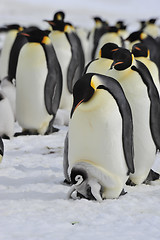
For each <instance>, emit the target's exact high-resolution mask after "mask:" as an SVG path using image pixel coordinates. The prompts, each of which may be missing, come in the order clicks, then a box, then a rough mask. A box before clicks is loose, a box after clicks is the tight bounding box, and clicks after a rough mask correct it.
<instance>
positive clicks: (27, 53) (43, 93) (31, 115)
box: [16, 30, 62, 136]
mask: <svg viewBox="0 0 160 240" xmlns="http://www.w3.org/2000/svg"><path fill="white" fill-rule="evenodd" d="M22 34H23V33H22ZM25 36H26V37H27V38H28V42H27V43H26V44H24V46H23V47H22V48H21V51H20V54H19V57H18V64H17V70H16V118H17V121H18V123H19V125H20V126H21V127H22V128H23V131H22V133H16V136H17V135H21V134H25V133H29V134H50V133H52V132H54V131H55V128H54V127H53V121H54V119H55V115H56V112H57V109H58V107H59V103H60V98H61V92H62V74H61V68H60V65H59V62H58V59H57V57H56V53H55V50H54V48H53V46H52V43H51V41H50V39H49V37H48V31H47V32H46V31H41V30H34V31H33V32H30V34H28V35H27V34H25Z"/></svg>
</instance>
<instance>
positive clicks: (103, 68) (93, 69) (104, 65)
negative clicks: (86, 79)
mask: <svg viewBox="0 0 160 240" xmlns="http://www.w3.org/2000/svg"><path fill="white" fill-rule="evenodd" d="M112 62H113V61H112V60H110V59H105V58H99V59H98V60H95V61H93V62H92V63H91V64H90V65H89V67H88V69H87V71H86V73H98V74H103V75H105V74H106V72H107V70H108V69H109V68H110V66H111V64H112Z"/></svg>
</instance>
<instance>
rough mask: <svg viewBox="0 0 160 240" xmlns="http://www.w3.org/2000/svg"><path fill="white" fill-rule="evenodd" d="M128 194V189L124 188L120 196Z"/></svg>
mask: <svg viewBox="0 0 160 240" xmlns="http://www.w3.org/2000/svg"><path fill="white" fill-rule="evenodd" d="M126 194H127V192H126V191H124V188H123V189H122V192H121V193H120V195H119V196H123V195H126Z"/></svg>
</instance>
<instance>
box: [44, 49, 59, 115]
mask: <svg viewBox="0 0 160 240" xmlns="http://www.w3.org/2000/svg"><path fill="white" fill-rule="evenodd" d="M43 48H44V51H45V54H46V58H47V67H48V74H47V78H46V82H45V88H44V98H45V105H46V109H47V111H48V113H49V114H50V115H53V118H55V115H56V112H57V110H58V108H59V104H60V99H61V94H62V71H61V67H60V64H59V62H58V59H57V56H56V53H55V50H54V48H53V46H52V45H51V44H50V45H44V46H43Z"/></svg>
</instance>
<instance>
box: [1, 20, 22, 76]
mask: <svg viewBox="0 0 160 240" xmlns="http://www.w3.org/2000/svg"><path fill="white" fill-rule="evenodd" d="M6 27H7V33H6V37H5V41H4V45H3V47H2V51H1V55H0V80H2V79H3V78H5V77H7V76H8V64H9V55H10V51H11V48H12V45H13V43H14V41H15V38H16V36H17V33H18V32H19V31H22V30H23V28H22V27H21V26H20V25H18V24H13V25H7V26H6Z"/></svg>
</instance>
